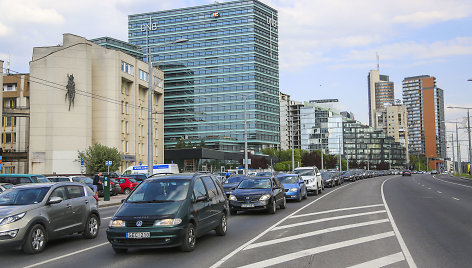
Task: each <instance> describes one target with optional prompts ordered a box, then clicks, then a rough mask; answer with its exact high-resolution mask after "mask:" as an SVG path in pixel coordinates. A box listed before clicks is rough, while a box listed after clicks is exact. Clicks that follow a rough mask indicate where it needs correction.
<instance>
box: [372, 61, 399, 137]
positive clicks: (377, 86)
mask: <svg viewBox="0 0 472 268" xmlns="http://www.w3.org/2000/svg"><path fill="white" fill-rule="evenodd" d="M367 81H368V83H367V84H368V97H369V126H371V127H373V128H375V129H377V128H379V127H378V124H377V122H378V121H379V119H380V118H382V117H383V114H382V113H383V112H385V110H384V107H385V104H387V103H388V104H391V103H393V101H394V93H393V89H394V85H393V82H390V81H389V77H388V75H381V74H380V72H379V70H371V71H370V72H369V75H368V76H367Z"/></svg>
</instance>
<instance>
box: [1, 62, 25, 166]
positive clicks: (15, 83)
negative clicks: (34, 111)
mask: <svg viewBox="0 0 472 268" xmlns="http://www.w3.org/2000/svg"><path fill="white" fill-rule="evenodd" d="M29 86H30V85H29V74H9V73H8V70H7V73H6V74H4V75H3V83H2V94H3V96H2V110H3V116H2V117H1V122H2V123H1V126H2V129H1V131H0V133H1V146H2V149H3V152H4V157H3V171H2V172H3V173H28V154H27V152H28V147H29V145H28V143H29Z"/></svg>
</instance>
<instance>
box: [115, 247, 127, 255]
mask: <svg viewBox="0 0 472 268" xmlns="http://www.w3.org/2000/svg"><path fill="white" fill-rule="evenodd" d="M113 251H114V252H115V253H116V254H124V253H126V252H128V249H127V248H115V247H113Z"/></svg>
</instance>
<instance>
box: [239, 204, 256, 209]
mask: <svg viewBox="0 0 472 268" xmlns="http://www.w3.org/2000/svg"><path fill="white" fill-rule="evenodd" d="M241 207H242V208H253V207H254V204H241Z"/></svg>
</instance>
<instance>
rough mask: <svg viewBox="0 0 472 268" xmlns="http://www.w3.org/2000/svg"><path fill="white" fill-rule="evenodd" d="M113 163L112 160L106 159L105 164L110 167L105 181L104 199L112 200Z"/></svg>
mask: <svg viewBox="0 0 472 268" xmlns="http://www.w3.org/2000/svg"><path fill="white" fill-rule="evenodd" d="M111 165H112V161H105V166H107V168H108V173H107V174H108V175H107V176H106V177H105V181H104V182H103V184H104V186H103V201H110V166H111Z"/></svg>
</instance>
